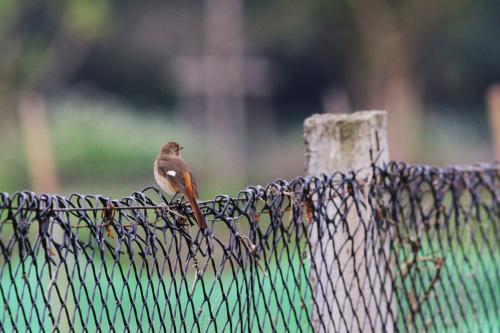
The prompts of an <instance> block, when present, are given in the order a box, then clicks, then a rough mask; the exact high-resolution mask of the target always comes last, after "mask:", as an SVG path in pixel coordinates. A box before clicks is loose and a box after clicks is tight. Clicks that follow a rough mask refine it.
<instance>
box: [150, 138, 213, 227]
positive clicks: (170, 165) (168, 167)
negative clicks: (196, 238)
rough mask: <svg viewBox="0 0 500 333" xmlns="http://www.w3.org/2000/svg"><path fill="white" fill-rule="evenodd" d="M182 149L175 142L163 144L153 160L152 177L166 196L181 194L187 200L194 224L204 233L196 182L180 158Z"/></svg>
mask: <svg viewBox="0 0 500 333" xmlns="http://www.w3.org/2000/svg"><path fill="white" fill-rule="evenodd" d="M182 149H183V147H181V146H180V145H179V144H178V143H177V142H173V141H170V142H167V143H165V144H163V145H162V147H161V150H160V153H159V154H158V156H157V157H156V160H155V164H154V177H155V180H156V183H157V184H158V185H159V186H160V187H161V188H162V189H163V190H164V191H165V192H167V193H168V194H172V195H175V194H177V193H181V194H182V195H183V196H184V197H186V198H187V200H188V202H189V204H190V205H191V209H192V210H193V214H194V217H195V220H196V223H197V224H198V226H199V227H200V229H201V230H202V231H204V230H205V229H206V228H207V223H206V222H205V218H204V217H203V214H202V213H201V210H200V207H199V206H198V202H197V201H196V199H197V198H198V188H197V186H196V180H195V178H194V176H193V174H192V173H191V170H190V169H189V166H188V164H187V163H186V161H184V159H183V158H182V157H181V150H182Z"/></svg>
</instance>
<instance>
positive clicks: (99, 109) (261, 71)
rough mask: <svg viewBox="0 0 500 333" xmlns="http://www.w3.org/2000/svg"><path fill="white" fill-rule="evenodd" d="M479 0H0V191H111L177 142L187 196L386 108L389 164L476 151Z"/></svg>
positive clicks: (495, 29)
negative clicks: (311, 131) (326, 122)
mask: <svg viewBox="0 0 500 333" xmlns="http://www.w3.org/2000/svg"><path fill="white" fill-rule="evenodd" d="M499 18H500V4H499V3H498V1H496V0H478V1H472V0H444V1H434V0H406V1H392V0H372V1H363V0H351V1H347V0H334V1H331V0H311V1H302V2H294V3H290V2H289V1H283V0H274V1H262V0H258V1H247V2H244V1H242V0H204V1H194V0H182V1H181V0H171V1H153V0H150V1H141V2H139V1H130V0H122V1H116V0H101V1H99V0H71V1H46V2H39V1H30V0H23V1H14V0H1V1H0V50H1V56H0V154H1V159H2V162H1V163H0V191H10V192H11V191H16V190H21V189H31V190H35V191H37V192H42V191H49V192H58V193H71V192H89V193H90V192H92V193H101V194H104V195H112V196H122V195H127V194H130V193H131V192H132V191H135V190H140V189H142V188H144V187H146V186H149V185H151V184H153V177H152V164H153V160H154V158H155V156H156V154H157V151H158V150H159V147H160V145H161V144H162V143H163V142H165V141H168V140H177V141H179V142H181V143H182V145H184V146H185V148H186V149H185V157H186V158H187V160H188V161H189V162H190V164H191V166H192V169H193V171H194V173H195V175H197V177H198V178H199V179H198V183H199V186H200V190H201V194H202V195H201V196H202V198H204V199H208V198H209V197H210V196H213V195H215V194H216V193H220V192H222V193H235V192H236V191H237V190H238V189H240V188H241V187H243V186H245V185H247V184H255V183H259V184H265V183H266V182H268V181H270V180H272V179H274V178H292V177H295V176H298V175H301V174H302V173H303V165H304V161H303V147H302V144H303V143H302V122H303V119H304V118H305V117H307V116H309V115H310V114H312V113H318V112H338V113H340V112H352V111H353V110H361V109H386V110H388V112H389V117H390V128H389V129H390V133H389V134H390V147H391V157H392V158H393V159H402V160H406V161H409V162H420V163H431V164H451V163H475V162H479V161H488V160H491V159H493V154H492V148H491V144H490V140H491V139H490V137H491V130H490V129H489V126H488V115H487V112H486V102H485V96H486V92H487V90H488V89H489V87H491V86H492V85H493V84H495V83H496V82H498V80H499V78H500V61H499V60H498V59H500V23H499V22H500V21H499Z"/></svg>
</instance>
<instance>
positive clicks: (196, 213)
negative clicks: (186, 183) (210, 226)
mask: <svg viewBox="0 0 500 333" xmlns="http://www.w3.org/2000/svg"><path fill="white" fill-rule="evenodd" d="M188 200H189V204H190V205H191V209H193V213H194V217H195V219H196V223H198V225H199V226H200V229H201V230H205V229H206V228H207V223H206V222H205V218H204V217H203V214H202V213H201V210H200V206H198V203H197V202H196V198H194V196H193V197H192V196H188Z"/></svg>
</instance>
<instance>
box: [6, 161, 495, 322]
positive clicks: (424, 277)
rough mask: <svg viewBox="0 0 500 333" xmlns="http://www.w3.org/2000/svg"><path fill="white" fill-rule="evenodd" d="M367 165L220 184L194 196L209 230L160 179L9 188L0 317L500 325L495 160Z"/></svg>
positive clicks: (12, 319) (13, 319)
mask: <svg viewBox="0 0 500 333" xmlns="http://www.w3.org/2000/svg"><path fill="white" fill-rule="evenodd" d="M364 174H366V173H364ZM369 174H370V176H369V177H361V176H360V174H358V173H355V172H353V173H350V174H340V173H338V174H334V175H330V176H326V175H324V176H320V177H310V178H297V179H295V180H293V181H290V182H286V181H281V180H280V181H276V182H273V183H271V184H269V185H268V186H266V187H261V186H256V187H249V188H247V189H246V190H244V191H241V192H240V193H239V194H238V195H237V196H236V197H235V198H230V197H228V196H218V197H216V198H215V199H214V200H212V201H207V202H203V203H202V204H201V207H202V210H203V212H204V214H205V218H206V219H207V221H208V222H209V223H208V224H209V231H208V232H207V233H206V234H202V233H201V232H200V231H199V230H198V228H197V227H196V226H189V222H191V220H192V214H191V210H190V208H189V205H186V204H184V203H183V202H181V201H180V200H179V198H174V199H172V200H170V201H167V200H165V198H164V197H163V196H162V195H161V194H160V193H159V192H158V191H157V190H156V189H154V188H147V189H145V190H144V191H143V192H136V193H134V194H133V195H132V196H130V197H128V198H124V199H121V200H110V199H108V198H105V197H102V196H88V195H71V196H70V197H68V198H64V197H61V196H55V195H35V194H33V193H30V192H19V193H15V194H12V195H9V194H6V193H3V194H1V195H0V247H1V248H0V251H1V253H0V277H1V284H0V300H1V302H2V310H0V325H1V326H0V329H1V330H2V331H5V332H11V331H12V332H47V331H56V332H67V331H77V332H95V331H105V332H109V331H126V332H161V331H167V332H192V331H194V332H271V331H276V332H284V331H291V332H310V331H313V330H317V331H343V332H346V331H383V330H390V331H410V332H422V331H434V332H443V331H466V332H472V331H481V330H483V331H489V330H491V331H493V330H494V329H497V328H498V327H500V326H499V325H500V321H499V319H498V318H499V317H500V307H499V303H500V288H499V287H498V282H499V281H500V271H499V266H500V251H499V241H500V235H499V220H500V165H499V164H492V165H481V166H476V167H470V168H460V169H458V168H446V169H438V168H429V167H424V166H408V165H405V164H402V163H389V164H388V165H386V166H385V167H383V168H374V169H373V172H370V173H369ZM353 220H354V221H356V224H355V227H353V223H352V221H353Z"/></svg>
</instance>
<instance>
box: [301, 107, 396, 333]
mask: <svg viewBox="0 0 500 333" xmlns="http://www.w3.org/2000/svg"><path fill="white" fill-rule="evenodd" d="M386 127H387V115H386V112H385V111H361V112H356V113H353V114H340V115H339V114H319V115H313V116H311V117H309V118H307V119H306V120H305V122H304V139H305V145H306V171H307V174H308V175H313V176H317V175H319V174H321V173H325V174H332V173H334V172H336V171H341V172H345V173H347V172H350V171H352V170H358V169H360V168H365V169H363V171H362V172H361V173H362V174H361V175H360V176H369V175H370V173H371V169H370V165H371V163H372V161H371V156H370V150H371V151H372V153H373V156H378V159H377V163H383V162H386V161H388V159H389V155H388V145H387V131H386ZM377 150H378V151H377ZM366 195H367V193H364V196H362V199H361V200H365V203H366V204H367V206H364V205H357V207H359V208H354V207H353V206H351V209H350V210H349V213H347V228H340V227H337V228H336V227H335V226H336V225H338V224H339V222H340V221H339V216H340V214H336V212H337V211H338V207H339V206H341V200H342V198H332V199H326V200H331V201H332V203H331V204H328V203H326V204H327V209H326V214H322V216H321V217H320V218H319V219H318V220H315V221H313V222H312V225H311V226H310V229H309V230H310V231H309V241H310V243H311V246H312V258H311V261H312V262H311V274H310V282H311V285H312V293H313V295H312V296H313V298H314V300H315V302H313V314H312V320H313V325H314V329H315V332H383V331H389V332H391V331H394V329H395V328H394V323H393V320H392V319H391V318H394V317H390V316H388V315H387V312H388V311H390V308H391V300H390V299H392V290H391V279H390V278H389V276H390V275H387V274H385V275H384V276H383V277H381V276H380V271H379V270H380V268H381V267H380V266H382V265H385V266H389V265H388V263H387V262H385V263H381V262H379V259H380V254H381V253H380V252H379V251H381V252H385V253H383V254H385V255H386V257H385V258H389V242H388V239H389V237H387V238H386V239H385V240H380V239H377V237H376V236H375V237H374V235H373V234H372V232H371V231H369V228H366V227H367V226H366V225H361V224H362V223H364V224H366V223H367V222H368V221H370V220H372V219H371V218H370V214H372V212H371V210H370V207H369V205H368V200H367V197H366ZM324 204H325V203H324ZM363 206H364V207H363ZM356 209H359V210H362V211H361V212H360V211H356ZM323 215H326V216H323ZM369 232H370V234H368V233H369ZM376 252H378V253H376ZM385 260H387V259H385ZM377 272H378V273H377ZM388 298H389V300H388Z"/></svg>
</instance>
